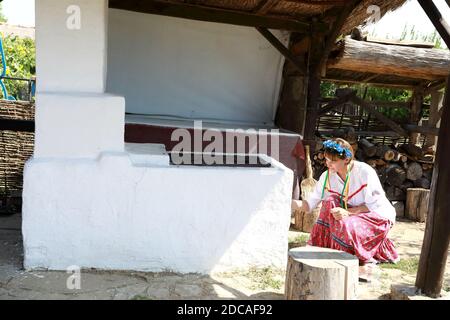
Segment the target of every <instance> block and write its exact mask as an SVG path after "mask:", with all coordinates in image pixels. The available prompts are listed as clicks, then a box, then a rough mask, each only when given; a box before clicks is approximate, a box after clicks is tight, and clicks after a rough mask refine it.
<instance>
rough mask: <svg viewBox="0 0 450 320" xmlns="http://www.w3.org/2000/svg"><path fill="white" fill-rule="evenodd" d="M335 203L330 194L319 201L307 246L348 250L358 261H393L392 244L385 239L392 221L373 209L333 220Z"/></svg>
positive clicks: (395, 260)
mask: <svg viewBox="0 0 450 320" xmlns="http://www.w3.org/2000/svg"><path fill="white" fill-rule="evenodd" d="M338 206H339V199H338V197H336V196H331V197H329V198H328V199H327V200H325V201H323V202H322V209H321V211H320V215H319V218H318V219H317V222H316V224H315V225H314V226H313V229H312V231H311V235H310V238H309V240H308V245H311V246H316V247H324V248H331V249H336V250H341V251H345V252H348V253H350V254H353V255H355V256H356V257H358V259H359V261H360V263H362V264H364V263H367V262H374V260H375V261H376V262H394V263H395V262H397V261H398V260H399V258H398V254H397V251H396V250H395V247H394V244H393V243H392V241H391V240H389V239H388V238H387V234H388V232H389V230H390V229H391V228H392V226H393V224H392V222H391V221H389V220H388V219H386V218H383V217H382V216H380V215H379V214H377V213H376V212H366V213H359V214H357V215H351V216H348V217H345V218H343V219H342V220H336V219H335V218H334V217H333V215H332V214H331V213H330V209H332V208H334V207H338Z"/></svg>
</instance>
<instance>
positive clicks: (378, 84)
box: [322, 77, 414, 90]
mask: <svg viewBox="0 0 450 320" xmlns="http://www.w3.org/2000/svg"><path fill="white" fill-rule="evenodd" d="M322 80H324V81H329V82H336V83H343V84H361V81H357V80H352V79H337V78H331V77H324V78H322ZM364 84H368V85H371V86H374V87H383V88H397V89H405V90H412V89H413V88H414V85H407V84H396V83H386V82H374V81H368V82H365V83H364Z"/></svg>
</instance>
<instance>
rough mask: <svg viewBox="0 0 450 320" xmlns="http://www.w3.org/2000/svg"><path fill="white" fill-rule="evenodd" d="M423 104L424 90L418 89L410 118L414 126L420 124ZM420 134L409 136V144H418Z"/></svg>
mask: <svg viewBox="0 0 450 320" xmlns="http://www.w3.org/2000/svg"><path fill="white" fill-rule="evenodd" d="M422 104H423V88H422V87H417V88H415V89H414V92H413V96H412V104H411V113H410V116H409V122H410V123H412V124H415V125H417V124H419V121H420V112H421V111H422ZM418 140H419V133H417V132H412V133H410V135H409V142H410V143H412V144H414V145H415V144H417V143H418V142H419V141H418Z"/></svg>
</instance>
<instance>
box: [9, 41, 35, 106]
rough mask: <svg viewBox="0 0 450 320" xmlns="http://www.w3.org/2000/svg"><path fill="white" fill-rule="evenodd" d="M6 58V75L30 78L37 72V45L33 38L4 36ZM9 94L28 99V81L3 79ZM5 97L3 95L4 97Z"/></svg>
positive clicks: (20, 98)
mask: <svg viewBox="0 0 450 320" xmlns="http://www.w3.org/2000/svg"><path fill="white" fill-rule="evenodd" d="M3 49H4V51H5V58H6V64H7V69H6V76H7V77H15V78H24V79H30V78H31V77H34V76H35V74H36V47H35V43H34V40H33V39H30V38H19V37H17V36H7V37H4V38H3ZM3 81H4V83H5V86H6V88H7V90H8V94H9V95H11V96H13V97H15V98H16V99H18V100H26V99H28V98H29V97H28V82H26V81H18V80H8V79H4V80H3ZM2 98H3V97H2Z"/></svg>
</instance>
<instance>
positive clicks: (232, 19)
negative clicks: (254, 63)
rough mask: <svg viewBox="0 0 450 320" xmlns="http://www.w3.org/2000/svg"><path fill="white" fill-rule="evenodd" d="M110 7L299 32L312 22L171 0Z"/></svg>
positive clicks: (117, 1)
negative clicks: (171, 0)
mask: <svg viewBox="0 0 450 320" xmlns="http://www.w3.org/2000/svg"><path fill="white" fill-rule="evenodd" d="M109 7H110V8H113V9H120V10H128V11H134V12H140V13H150V14H157V15H162V16H169V17H176V18H185V19H191V20H198V21H207V22H217V23H226V24H232V25H240V26H247V27H262V28H268V29H279V30H287V31H293V32H298V33H309V32H310V30H311V28H310V23H309V22H305V21H300V20H298V19H293V18H291V17H279V16H264V15H259V14H255V13H247V12H242V11H235V10H228V9H218V8H213V7H206V6H200V5H194V4H188V3H175V2H167V1H156V0H149V1H141V0H126V1H125V0H109ZM317 28H318V29H319V30H321V31H325V30H327V29H328V28H327V25H326V24H324V23H320V24H318V25H317Z"/></svg>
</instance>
